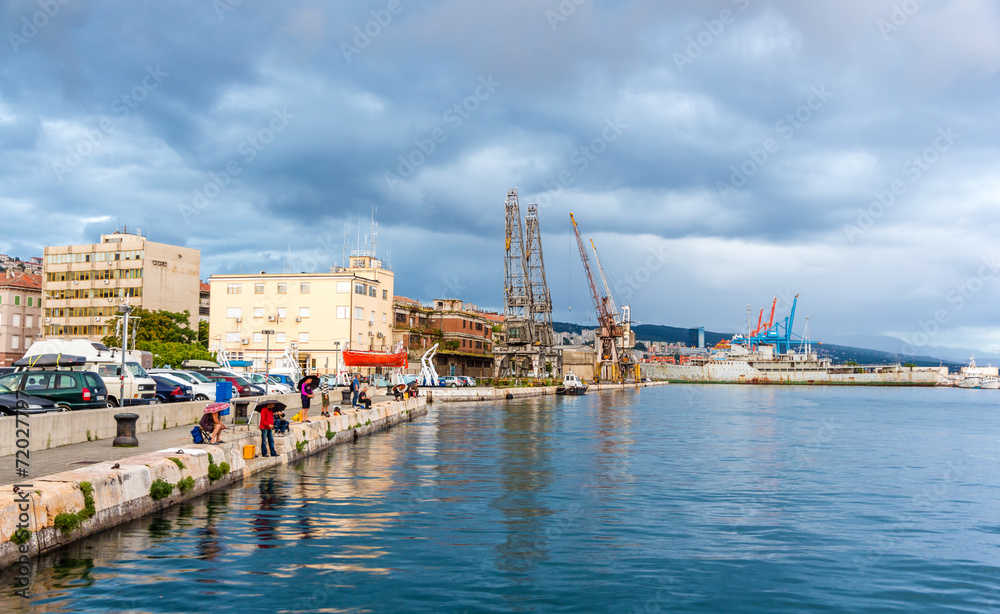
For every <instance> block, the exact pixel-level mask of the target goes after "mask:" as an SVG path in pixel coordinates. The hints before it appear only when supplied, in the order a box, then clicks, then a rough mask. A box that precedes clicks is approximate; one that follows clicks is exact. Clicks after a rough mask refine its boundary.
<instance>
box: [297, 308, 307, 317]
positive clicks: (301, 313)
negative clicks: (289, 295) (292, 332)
mask: <svg viewBox="0 0 1000 614" xmlns="http://www.w3.org/2000/svg"><path fill="white" fill-rule="evenodd" d="M299 317H300V318H308V317H309V308H308V307H299Z"/></svg>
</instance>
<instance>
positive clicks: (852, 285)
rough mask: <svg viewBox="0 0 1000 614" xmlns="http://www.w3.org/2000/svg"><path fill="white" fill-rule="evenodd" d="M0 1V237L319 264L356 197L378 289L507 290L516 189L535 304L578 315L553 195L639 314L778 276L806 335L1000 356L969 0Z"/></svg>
mask: <svg viewBox="0 0 1000 614" xmlns="http://www.w3.org/2000/svg"><path fill="white" fill-rule="evenodd" d="M0 15H2V18H3V21H2V23H3V31H4V33H5V36H4V39H5V40H4V41H3V43H2V44H0V54H2V55H0V57H2V61H0V156H2V164H0V207H2V210H3V214H4V215H3V217H4V222H5V225H4V228H5V230H4V232H3V233H2V234H0V251H4V252H7V253H11V254H14V255H19V256H21V257H28V256H32V255H40V254H41V251H42V247H43V246H45V245H61V244H72V243H84V242H91V241H96V240H97V239H98V237H99V235H100V234H101V233H102V232H109V231H112V230H114V229H115V228H116V227H118V226H119V225H126V224H127V225H128V226H129V227H130V228H136V227H138V228H141V229H142V230H143V232H146V233H148V234H149V236H150V238H151V239H153V240H156V241H163V242H173V243H178V244H182V245H186V246H189V247H195V248H199V249H201V251H202V275H203V276H204V277H206V278H207V277H208V276H210V275H212V274H215V273H228V272H234V271H235V272H238V271H240V270H241V269H242V270H244V271H252V270H254V271H255V270H260V269H267V270H268V271H270V272H281V271H282V270H284V269H285V267H286V266H288V267H289V268H290V269H292V270H304V271H322V270H327V268H328V267H329V266H330V265H332V264H337V263H339V262H340V260H341V255H342V251H343V244H344V236H345V233H346V234H347V235H348V236H349V237H350V242H351V243H352V244H353V243H356V241H357V237H358V235H359V234H360V235H361V237H362V238H361V241H362V242H364V241H365V239H364V236H365V235H366V234H368V232H369V230H370V219H371V215H372V211H373V208H377V221H378V238H377V249H378V251H379V253H380V255H383V256H386V257H388V258H389V259H390V260H391V263H392V266H393V268H394V270H395V271H396V274H397V278H396V291H397V293H398V294H404V295H407V296H410V297H413V298H417V299H420V300H424V301H429V300H431V299H433V298H438V297H445V296H460V297H462V298H464V299H466V300H468V301H471V302H474V303H476V304H478V305H480V306H482V307H486V308H500V307H501V302H502V287H503V236H504V224H503V213H504V207H503V205H504V198H505V195H506V191H507V189H508V188H511V187H517V188H518V189H519V191H520V200H521V203H522V208H524V207H525V205H526V204H527V203H528V202H537V203H538V204H539V205H540V219H541V228H542V233H543V234H542V236H543V245H544V248H545V252H544V253H545V262H546V270H547V273H548V281H549V284H550V287H551V290H552V295H553V302H554V304H555V310H556V311H555V314H554V316H555V318H556V319H558V320H570V321H575V322H579V323H583V324H587V323H591V322H592V321H593V316H592V315H591V313H592V307H591V301H590V298H589V295H588V292H587V288H586V286H585V280H584V277H583V272H582V267H581V265H580V261H579V256H578V253H577V250H576V244H575V239H574V238H573V234H572V227H571V225H570V222H569V213H570V212H574V213H575V214H576V216H577V219H578V221H579V224H580V228H581V231H582V232H583V234H584V236H585V238H593V239H594V241H595V243H596V244H597V246H598V249H599V250H600V253H601V256H602V259H603V261H604V263H605V266H606V269H607V273H608V275H609V277H610V278H611V280H610V281H611V282H612V284H613V285H615V286H616V289H617V292H618V294H619V295H620V296H621V297H622V299H624V300H626V301H627V302H629V303H631V305H632V308H633V319H635V320H637V321H640V322H642V323H650V324H654V323H659V324H670V325H677V326H699V325H704V326H706V327H707V328H709V329H710V330H737V329H740V328H742V327H745V319H746V306H747V305H748V304H751V305H753V308H754V313H755V316H754V317H756V311H757V310H758V309H759V308H760V307H763V306H765V305H769V304H770V301H771V298H772V297H774V296H778V297H779V299H780V300H779V313H780V312H781V310H782V309H784V310H787V308H788V306H789V305H788V300H789V299H790V297H791V296H793V295H794V294H795V293H800V294H801V296H800V301H799V311H798V315H799V316H800V322H802V321H804V320H802V319H801V316H805V315H809V316H810V336H811V337H813V338H814V339H826V340H829V341H844V340H852V339H853V340H861V339H869V340H871V338H873V337H876V336H890V337H895V338H898V339H902V340H904V341H905V342H906V343H908V344H909V347H910V349H914V348H915V349H918V350H924V349H926V348H927V347H930V346H942V347H961V348H974V349H976V350H977V351H979V352H982V353H986V352H990V351H995V350H996V349H997V348H998V347H1000V318H998V308H1000V301H998V300H997V299H998V297H1000V243H998V241H997V231H998V226H1000V224H998V207H997V199H998V194H1000V189H998V188H1000V178H998V173H997V169H998V167H1000V153H998V151H997V143H1000V138H998V137H1000V134H998V132H1000V131H998V128H1000V117H998V114H1000V105H998V104H997V101H998V93H1000V82H998V68H1000V8H998V6H997V5H996V3H994V2H990V1H988V0H841V1H840V2H809V1H801V0H703V1H701V2H693V1H687V2H674V1H664V0H656V1H654V0H618V1H614V2H612V1H604V0H562V2H558V1H556V0H507V1H505V2H481V1H474V0H464V1H458V0H439V1H424V2H414V1H412V0H371V1H360V2H359V1H354V2H340V1H314V2H313V1H302V0H300V1H295V0H292V1H285V2H280V3H277V2H265V1H263V0H242V1H240V0H215V1H212V0H198V1H193V0H192V1H187V2H184V1H174V2H169V3H162V2H153V1H146V2H102V1H96V0H88V1H86V2H84V1H83V0H43V1H39V0H31V1H28V0H9V1H7V2H4V3H3V4H2V6H0ZM359 221H360V223H359ZM352 246H353V245H352ZM796 328H797V329H799V330H797V332H801V330H800V327H798V326H797V327H796ZM872 342H873V343H874V340H873V341H872ZM902 344H903V341H900V342H898V343H897V345H902ZM890 345H891V344H890Z"/></svg>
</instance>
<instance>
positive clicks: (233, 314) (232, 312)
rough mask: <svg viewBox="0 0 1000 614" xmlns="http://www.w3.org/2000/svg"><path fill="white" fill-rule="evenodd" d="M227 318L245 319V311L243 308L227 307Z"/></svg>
mask: <svg viewBox="0 0 1000 614" xmlns="http://www.w3.org/2000/svg"><path fill="white" fill-rule="evenodd" d="M226 317H227V318H241V317H243V309H242V308H241V307H227V308H226Z"/></svg>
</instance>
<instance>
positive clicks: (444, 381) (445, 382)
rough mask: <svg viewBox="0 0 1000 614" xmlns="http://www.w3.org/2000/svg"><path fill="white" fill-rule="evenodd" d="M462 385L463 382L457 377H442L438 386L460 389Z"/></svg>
mask: <svg viewBox="0 0 1000 614" xmlns="http://www.w3.org/2000/svg"><path fill="white" fill-rule="evenodd" d="M461 385H462V382H461V381H459V379H458V376H457V375H442V376H441V378H440V379H438V386H448V387H450V388H458V387H459V386H461Z"/></svg>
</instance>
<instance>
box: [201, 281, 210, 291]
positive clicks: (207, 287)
mask: <svg viewBox="0 0 1000 614" xmlns="http://www.w3.org/2000/svg"><path fill="white" fill-rule="evenodd" d="M201 291H202V292H211V291H212V284H206V283H205V282H201Z"/></svg>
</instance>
